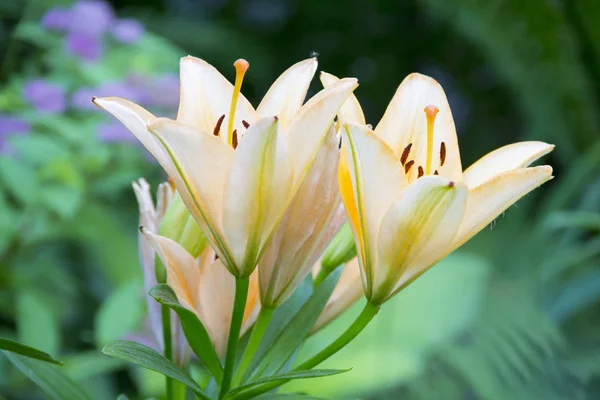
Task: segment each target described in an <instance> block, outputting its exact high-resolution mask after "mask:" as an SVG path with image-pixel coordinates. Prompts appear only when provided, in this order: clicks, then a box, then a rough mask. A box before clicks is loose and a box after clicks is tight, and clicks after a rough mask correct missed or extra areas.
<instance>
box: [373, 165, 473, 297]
mask: <svg viewBox="0 0 600 400" xmlns="http://www.w3.org/2000/svg"><path fill="white" fill-rule="evenodd" d="M466 203H467V187H466V186H465V185H463V184H461V183H460V182H457V183H455V182H451V181H448V180H447V179H445V178H442V177H440V176H424V177H422V178H420V179H419V180H417V181H416V182H414V183H412V184H411V185H410V186H409V187H408V188H407V189H406V190H404V191H403V192H402V195H401V196H400V198H399V199H398V200H397V201H396V202H395V203H394V204H393V205H392V206H391V207H390V209H389V210H388V212H387V213H386V215H385V217H384V219H383V221H382V223H381V228H380V230H379V235H378V253H379V257H378V268H377V270H376V271H375V274H374V277H373V281H372V285H373V287H372V289H371V291H372V293H373V296H372V298H370V300H371V301H373V302H375V303H376V304H381V303H383V302H384V301H386V300H387V299H389V298H390V297H391V296H392V295H393V294H394V293H395V290H396V289H397V288H398V284H399V283H400V282H401V279H402V276H403V275H404V274H407V273H408V272H409V271H422V270H424V269H427V268H429V267H431V266H432V265H433V264H434V263H435V262H436V261H437V260H439V259H440V258H441V257H442V256H443V255H444V254H445V251H446V249H447V248H448V247H449V246H450V244H451V243H452V241H453V240H454V237H455V235H456V232H457V231H458V229H459V226H460V223H461V220H462V218H463V214H464V212H465V207H466ZM365 292H367V293H368V292H369V290H365Z"/></svg>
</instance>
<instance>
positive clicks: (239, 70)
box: [218, 58, 250, 147]
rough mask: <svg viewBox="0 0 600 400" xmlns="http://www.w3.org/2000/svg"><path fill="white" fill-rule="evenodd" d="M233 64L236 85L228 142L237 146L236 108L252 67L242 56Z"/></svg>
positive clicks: (230, 114) (230, 113)
mask: <svg viewBox="0 0 600 400" xmlns="http://www.w3.org/2000/svg"><path fill="white" fill-rule="evenodd" d="M233 66H234V67H235V85H234V87H233V95H232V96H231V107H230V108H229V123H228V124H227V143H229V145H230V146H232V147H237V135H234V133H233V121H234V118H235V109H236V108H237V101H238V97H240V90H241V89H242V81H243V80H244V75H245V74H246V71H248V68H250V64H248V61H246V60H244V59H243V58H240V59H239V60H237V61H236V62H234V63H233ZM218 125H220V124H218ZM234 136H235V138H234ZM234 145H235V146H234Z"/></svg>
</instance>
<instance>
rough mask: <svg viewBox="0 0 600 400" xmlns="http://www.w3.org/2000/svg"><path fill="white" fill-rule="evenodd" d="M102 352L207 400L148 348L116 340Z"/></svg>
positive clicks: (179, 370) (191, 381)
mask: <svg viewBox="0 0 600 400" xmlns="http://www.w3.org/2000/svg"><path fill="white" fill-rule="evenodd" d="M102 352H103V353H104V354H106V355H109V356H111V357H115V358H119V359H121V360H125V361H128V362H131V363H133V364H136V365H139V366H140V367H143V368H146V369H150V370H152V371H156V372H159V373H161V374H163V375H165V376H168V377H169V378H173V379H175V380H177V381H179V382H181V383H183V384H184V385H186V386H187V387H189V388H190V389H192V390H193V391H194V393H196V394H197V395H198V396H199V397H200V398H202V399H207V400H208V399H209V397H208V396H206V394H205V393H204V392H203V391H202V389H201V388H200V386H198V384H197V383H196V382H195V381H194V380H193V379H192V378H190V376H189V375H188V374H186V373H185V372H184V371H182V370H181V368H179V367H178V366H176V365H175V364H173V363H172V362H171V361H169V360H167V359H166V358H165V357H164V356H162V355H161V354H159V353H157V352H156V351H154V350H152V349H151V348H150V347H148V346H144V345H143V344H139V343H135V342H130V341H127V340H117V341H116V342H113V343H111V344H108V345H106V346H104V348H103V349H102Z"/></svg>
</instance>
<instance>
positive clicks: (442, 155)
mask: <svg viewBox="0 0 600 400" xmlns="http://www.w3.org/2000/svg"><path fill="white" fill-rule="evenodd" d="M445 161H446V143H444V142H442V144H440V167H443V166H444V162H445Z"/></svg>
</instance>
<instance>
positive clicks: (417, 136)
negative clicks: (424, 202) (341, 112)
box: [375, 74, 462, 181]
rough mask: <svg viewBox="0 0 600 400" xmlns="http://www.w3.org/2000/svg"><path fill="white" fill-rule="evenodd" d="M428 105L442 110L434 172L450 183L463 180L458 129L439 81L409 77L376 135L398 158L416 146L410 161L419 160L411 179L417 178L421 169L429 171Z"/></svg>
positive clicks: (435, 137) (438, 119) (436, 133)
mask: <svg viewBox="0 0 600 400" xmlns="http://www.w3.org/2000/svg"><path fill="white" fill-rule="evenodd" d="M428 105H434V106H436V107H437V108H438V109H439V113H438V114H437V116H436V118H435V124H434V135H433V146H432V148H433V151H432V156H433V162H432V169H431V171H434V170H437V171H438V172H439V174H440V175H442V176H445V177H446V178H448V179H450V180H453V181H460V180H461V176H462V166H461V162H460V153H459V150H458V140H457V137H456V128H455V127H454V120H453V119H452V112H451V111H450V105H449V104H448V99H447V98H446V94H445V93H444V89H442V86H441V85H440V84H439V83H438V82H437V81H436V80H435V79H433V78H430V77H428V76H425V75H421V74H410V75H409V76H407V77H406V79H404V81H402V84H401V85H400V87H398V90H397V91H396V94H394V97H393V98H392V101H391V102H390V104H389V105H388V108H387V110H386V111H385V114H384V115H383V117H382V118H381V121H380V122H379V124H378V125H377V127H376V128H375V133H376V134H377V136H379V137H381V138H382V139H383V140H384V141H385V142H386V143H387V144H388V145H389V146H390V147H391V148H392V149H393V150H394V151H395V152H396V155H398V156H400V155H401V154H402V152H403V150H404V149H405V148H406V146H408V145H409V144H412V148H411V151H410V155H409V157H408V160H414V161H415V165H414V166H413V168H412V169H411V171H410V176H411V177H413V176H415V175H416V174H417V172H416V171H417V169H418V166H422V167H423V168H424V169H425V164H426V160H427V118H426V116H425V111H424V110H425V107H427V106H428ZM442 142H444V145H445V147H446V157H445V160H444V165H443V166H441V159H440V148H441V143H442Z"/></svg>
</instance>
